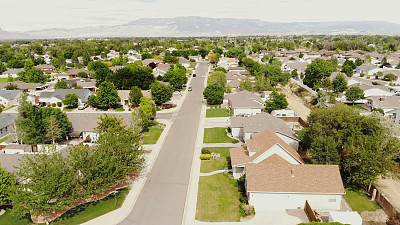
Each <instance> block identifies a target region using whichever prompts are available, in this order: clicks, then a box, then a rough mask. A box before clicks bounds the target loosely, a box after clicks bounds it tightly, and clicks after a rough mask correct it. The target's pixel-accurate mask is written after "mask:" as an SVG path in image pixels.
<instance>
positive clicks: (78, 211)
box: [0, 188, 129, 225]
mask: <svg viewBox="0 0 400 225" xmlns="http://www.w3.org/2000/svg"><path fill="white" fill-rule="evenodd" d="M128 192H129V191H128V188H123V189H121V190H119V192H118V194H116V195H115V197H114V195H113V194H111V195H110V196H108V197H106V198H104V199H102V200H99V201H97V202H92V203H88V204H85V205H81V206H78V207H76V208H74V209H71V210H70V211H68V212H66V213H64V214H63V215H62V216H61V217H60V218H58V219H56V220H55V221H54V222H52V223H51V224H53V225H54V224H56V225H75V224H81V223H84V222H86V221H89V220H92V219H94V218H96V217H99V216H101V215H104V214H106V213H109V212H111V211H113V210H115V209H118V208H120V207H121V205H122V203H123V202H124V199H125V197H126V195H127V194H128ZM0 224H7V225H28V224H29V225H31V224H35V223H33V222H32V221H31V220H30V219H19V218H18V217H15V216H12V215H11V214H10V212H9V211H7V212H6V213H5V214H4V215H2V216H0Z"/></svg>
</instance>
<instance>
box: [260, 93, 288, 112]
mask: <svg viewBox="0 0 400 225" xmlns="http://www.w3.org/2000/svg"><path fill="white" fill-rule="evenodd" d="M288 105H289V103H288V102H287V100H286V95H285V94H279V93H278V92H276V91H273V92H272V93H271V94H270V96H269V99H268V100H267V101H266V102H265V110H266V111H267V112H268V113H271V112H272V111H273V110H279V109H286V108H287V107H288Z"/></svg>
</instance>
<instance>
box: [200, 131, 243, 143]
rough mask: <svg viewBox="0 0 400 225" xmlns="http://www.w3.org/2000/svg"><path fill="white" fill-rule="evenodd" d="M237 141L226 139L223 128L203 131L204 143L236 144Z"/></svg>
mask: <svg viewBox="0 0 400 225" xmlns="http://www.w3.org/2000/svg"><path fill="white" fill-rule="evenodd" d="M237 142H238V140H236V139H233V138H230V137H228V135H227V133H226V128H225V127H214V128H205V129H204V143H237Z"/></svg>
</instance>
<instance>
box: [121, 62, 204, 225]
mask: <svg viewBox="0 0 400 225" xmlns="http://www.w3.org/2000/svg"><path fill="white" fill-rule="evenodd" d="M208 67H209V66H208V63H200V64H199V65H198V66H197V68H196V74H197V77H195V78H193V79H192V81H191V84H190V86H191V87H192V88H193V91H191V92H188V95H187V96H186V99H185V101H184V102H183V105H182V108H181V109H180V110H179V112H178V114H177V116H176V119H175V121H174V123H173V125H172V127H171V130H170V133H169V134H168V136H167V138H166V140H165V142H164V145H163V147H162V149H161V151H160V153H159V155H158V158H157V160H156V162H155V164H154V166H153V168H152V170H151V171H150V173H149V174H148V175H147V180H146V183H145V185H144V186H143V189H142V191H141V193H140V195H139V197H138V199H137V201H136V203H135V206H134V208H133V210H132V211H131V213H130V214H129V216H128V217H127V218H125V220H123V221H122V222H121V223H120V224H121V225H131V224H135V225H136V224H145V225H161V224H163V225H179V224H181V223H182V217H183V212H184V208H185V202H186V194H187V190H188V184H189V177H190V170H191V167H192V159H193V154H194V150H195V142H196V136H197V130H198V125H199V120H200V111H201V105H202V100H203V90H204V78H203V77H204V76H205V75H206V73H207V72H208Z"/></svg>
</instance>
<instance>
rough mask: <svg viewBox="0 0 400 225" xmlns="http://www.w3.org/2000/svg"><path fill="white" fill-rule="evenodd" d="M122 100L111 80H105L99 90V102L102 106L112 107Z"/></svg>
mask: <svg viewBox="0 0 400 225" xmlns="http://www.w3.org/2000/svg"><path fill="white" fill-rule="evenodd" d="M119 101H120V98H119V96H118V91H117V89H115V87H114V85H113V84H112V83H110V82H107V81H106V82H103V83H102V84H101V85H100V87H99V91H98V92H97V103H98V104H99V106H100V107H102V108H105V107H110V106H113V105H115V104H117V103H118V102H119Z"/></svg>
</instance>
